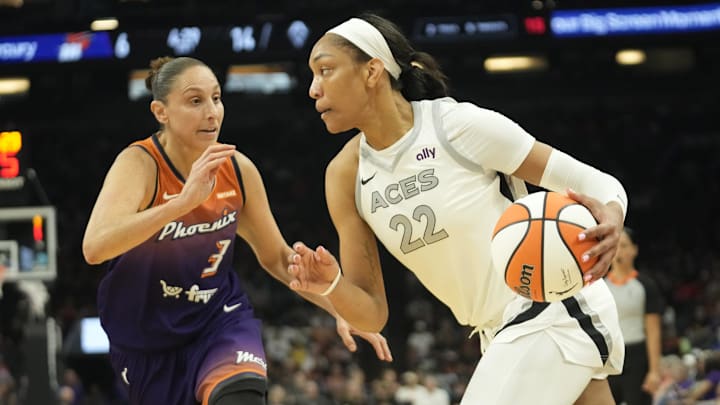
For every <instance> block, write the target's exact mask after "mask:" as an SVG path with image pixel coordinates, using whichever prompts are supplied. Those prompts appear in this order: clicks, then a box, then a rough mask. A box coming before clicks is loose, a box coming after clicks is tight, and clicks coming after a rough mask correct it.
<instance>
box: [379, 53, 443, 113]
mask: <svg viewBox="0 0 720 405" xmlns="http://www.w3.org/2000/svg"><path fill="white" fill-rule="evenodd" d="M391 49H392V48H391ZM447 80H448V79H447V76H445V74H444V73H443V72H442V71H441V70H440V64H439V63H438V62H437V61H436V60H435V58H433V57H432V55H430V54H429V53H426V52H413V53H412V55H411V57H410V62H409V67H408V68H407V69H406V68H405V67H404V66H403V71H402V73H401V74H400V83H401V88H400V90H401V91H402V94H403V96H405V98H406V99H408V100H410V101H413V100H420V99H424V98H438V97H445V96H447V95H448V86H447Z"/></svg>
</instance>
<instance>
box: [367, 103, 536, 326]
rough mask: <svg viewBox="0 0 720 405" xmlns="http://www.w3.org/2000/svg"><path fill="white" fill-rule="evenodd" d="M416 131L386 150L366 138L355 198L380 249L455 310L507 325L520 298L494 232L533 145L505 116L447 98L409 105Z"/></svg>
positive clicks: (465, 321) (467, 320)
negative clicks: (513, 177)
mask: <svg viewBox="0 0 720 405" xmlns="http://www.w3.org/2000/svg"><path fill="white" fill-rule="evenodd" d="M411 104H412V108H413V114H414V123H413V128H412V129H411V130H410V131H409V132H408V133H407V134H405V135H404V136H403V137H402V138H401V139H400V140H398V141H397V142H396V143H395V144H393V145H391V146H390V147H388V148H385V149H383V150H379V151H378V150H374V149H373V148H372V147H371V146H370V145H368V143H367V141H366V139H365V136H364V134H363V135H361V139H360V153H359V156H360V158H359V167H358V178H357V185H356V193H355V199H356V204H357V208H358V212H359V213H360V215H361V216H362V217H363V219H364V220H365V221H366V222H367V223H368V224H369V226H370V227H371V228H372V230H373V231H374V233H375V235H376V236H377V238H378V239H379V240H380V241H381V243H382V244H383V245H384V246H385V247H386V248H387V249H388V251H389V252H390V253H392V254H393V255H394V256H395V257H396V258H397V259H398V260H399V261H400V262H401V263H402V264H404V265H405V266H406V267H407V268H408V269H410V270H411V271H412V272H413V273H415V275H416V276H417V277H418V279H419V280H420V281H421V282H422V283H423V285H424V286H425V287H426V288H427V289H428V290H429V291H430V292H431V293H433V294H434V295H435V296H436V297H437V298H438V299H440V301H442V302H443V303H445V304H446V305H447V306H448V307H449V308H450V309H451V310H452V312H453V314H454V316H455V317H456V319H457V320H458V322H459V323H460V324H462V325H470V326H473V327H477V328H491V327H496V326H498V325H500V324H501V322H502V317H503V310H504V309H505V307H506V306H507V304H508V302H509V301H511V300H512V299H513V298H514V297H515V296H516V295H515V293H513V292H512V291H511V290H510V289H509V288H507V286H505V284H504V282H503V279H502V275H500V274H499V273H498V272H496V271H495V270H494V269H493V267H492V264H491V258H490V240H491V235H492V230H493V228H494V226H495V223H496V221H497V219H498V218H499V217H500V215H501V214H502V212H503V211H504V210H505V208H506V207H508V206H509V205H510V201H509V200H508V199H507V198H505V197H504V196H503V195H502V194H501V192H500V180H499V176H498V172H503V173H513V172H514V171H515V170H516V169H517V168H518V167H519V166H520V164H521V163H522V161H523V160H524V159H525V157H526V156H527V154H528V153H529V152H530V149H531V148H532V145H533V143H534V141H535V139H534V138H533V137H532V136H531V135H529V134H528V133H527V132H525V131H524V130H523V129H522V128H520V126H518V125H517V124H515V123H514V122H513V121H511V120H510V119H508V118H506V117H505V116H503V115H501V114H499V113H496V112H494V111H491V110H487V109H483V108H481V107H478V106H475V105H473V104H470V103H458V102H456V101H455V100H453V99H451V98H442V99H436V100H423V101H418V102H412V103H411Z"/></svg>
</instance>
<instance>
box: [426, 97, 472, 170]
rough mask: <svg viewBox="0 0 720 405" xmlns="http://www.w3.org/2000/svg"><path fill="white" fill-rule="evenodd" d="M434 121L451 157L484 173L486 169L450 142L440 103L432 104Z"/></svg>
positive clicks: (441, 141) (469, 168) (467, 167)
mask: <svg viewBox="0 0 720 405" xmlns="http://www.w3.org/2000/svg"><path fill="white" fill-rule="evenodd" d="M432 121H433V127H434V128H435V136H436V137H437V139H438V141H440V144H441V145H442V146H443V148H445V150H446V151H447V152H448V154H449V155H450V157H452V158H453V160H455V162H457V163H458V164H459V165H460V166H463V167H465V168H466V169H468V170H470V171H473V172H479V173H484V172H485V169H484V168H483V167H482V166H481V165H479V164H477V163H475V162H473V161H472V160H470V159H468V158H466V157H465V156H463V155H461V154H460V153H459V152H458V151H457V150H456V149H455V148H454V147H453V146H452V144H451V143H450V140H449V139H448V137H447V133H446V132H445V130H444V129H443V125H442V124H443V122H442V116H441V113H440V103H437V102H435V103H433V106H432Z"/></svg>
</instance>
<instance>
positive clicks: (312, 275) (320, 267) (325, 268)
mask: <svg viewBox="0 0 720 405" xmlns="http://www.w3.org/2000/svg"><path fill="white" fill-rule="evenodd" d="M293 250H294V251H295V253H293V254H291V255H290V257H289V258H288V261H289V264H288V273H289V274H290V275H291V276H292V277H293V279H292V280H291V281H290V284H289V285H290V289H292V290H293V291H298V292H309V293H313V294H321V293H322V292H324V291H325V290H327V289H328V287H329V286H330V285H331V284H332V282H333V280H334V279H335V276H337V273H338V270H339V269H340V264H339V263H338V261H337V259H335V256H333V254H332V253H330V252H329V251H328V250H327V249H325V248H324V247H322V246H318V247H317V248H316V249H315V250H313V249H311V248H309V247H307V246H306V245H305V244H304V243H302V242H295V243H294V244H293Z"/></svg>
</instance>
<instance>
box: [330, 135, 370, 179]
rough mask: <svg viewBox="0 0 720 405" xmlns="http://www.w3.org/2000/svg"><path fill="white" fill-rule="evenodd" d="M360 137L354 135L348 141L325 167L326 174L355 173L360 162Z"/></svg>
mask: <svg viewBox="0 0 720 405" xmlns="http://www.w3.org/2000/svg"><path fill="white" fill-rule="evenodd" d="M361 137H362V135H361V134H360V133H358V134H356V135H355V136H353V137H352V138H350V140H348V141H347V142H346V143H345V145H343V147H342V149H340V151H339V152H338V153H337V154H336V155H335V156H334V157H333V158H332V159H331V160H330V162H329V163H328V165H327V170H326V172H327V173H340V174H345V175H352V173H353V172H356V171H357V165H358V162H359V161H360V139H361Z"/></svg>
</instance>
